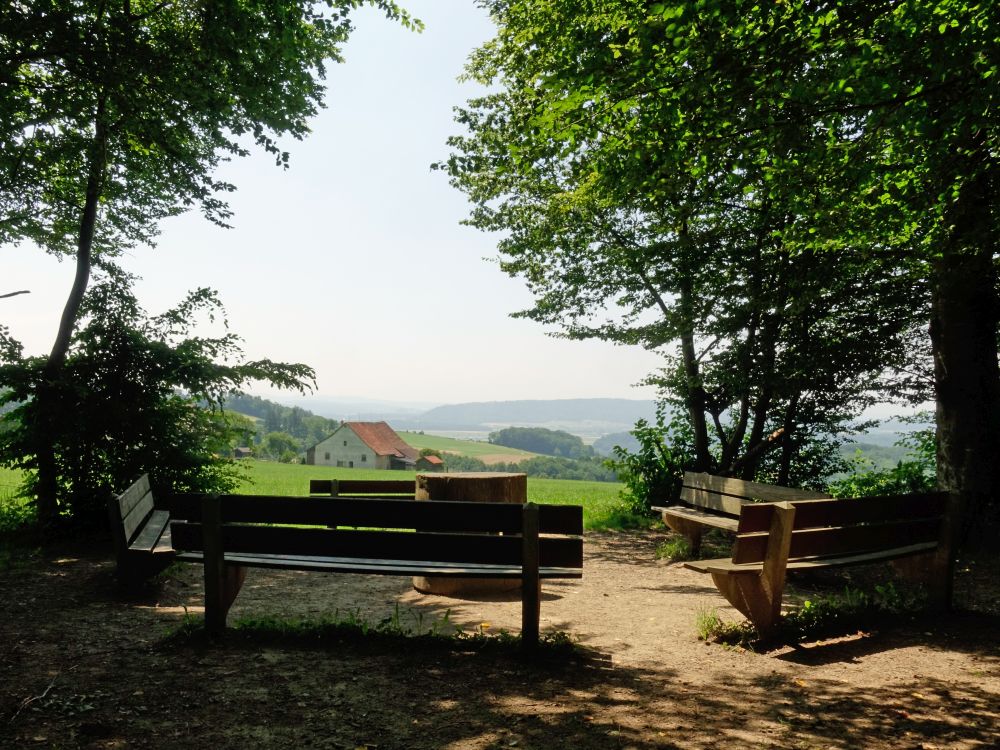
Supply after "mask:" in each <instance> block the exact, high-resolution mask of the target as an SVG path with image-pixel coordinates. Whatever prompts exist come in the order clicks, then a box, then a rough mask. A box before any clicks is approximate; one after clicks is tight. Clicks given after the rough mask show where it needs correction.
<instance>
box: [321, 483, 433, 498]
mask: <svg viewBox="0 0 1000 750" xmlns="http://www.w3.org/2000/svg"><path fill="white" fill-rule="evenodd" d="M414 492H416V482H415V481H414V480H413V479H310V480H309V494H310V495H325V496H327V497H395V498H402V497H409V498H412V497H413V495H414Z"/></svg>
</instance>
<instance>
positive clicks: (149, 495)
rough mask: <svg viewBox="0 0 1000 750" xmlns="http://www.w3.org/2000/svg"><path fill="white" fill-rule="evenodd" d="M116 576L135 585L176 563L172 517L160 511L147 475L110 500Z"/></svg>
mask: <svg viewBox="0 0 1000 750" xmlns="http://www.w3.org/2000/svg"><path fill="white" fill-rule="evenodd" d="M108 521H109V524H110V526H111V536H112V540H113V543H114V548H115V563H116V576H117V577H118V580H119V581H120V582H122V583H123V584H126V585H129V586H134V585H136V584H138V583H140V582H142V581H143V580H145V579H147V578H149V577H151V576H154V575H156V574H157V573H159V572H161V571H162V570H164V569H166V568H167V566H169V565H170V563H171V562H173V559H174V550H173V547H172V546H171V540H170V523H169V522H170V514H169V512H167V511H166V510H162V509H157V508H156V504H155V502H154V498H153V489H152V487H151V486H150V482H149V476H148V475H146V474H143V475H142V476H141V477H139V479H138V480H136V481H135V482H134V483H133V484H132V485H131V486H130V487H129V488H128V489H126V490H125V491H124V492H123V493H122V494H120V495H114V496H112V497H111V498H109V499H108Z"/></svg>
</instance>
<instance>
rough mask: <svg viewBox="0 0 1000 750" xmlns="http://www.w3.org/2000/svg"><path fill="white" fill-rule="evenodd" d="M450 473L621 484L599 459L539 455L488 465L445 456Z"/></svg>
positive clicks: (475, 459)
mask: <svg viewBox="0 0 1000 750" xmlns="http://www.w3.org/2000/svg"><path fill="white" fill-rule="evenodd" d="M442 458H443V459H444V461H445V464H446V466H447V467H448V471H514V472H522V473H524V474H527V475H528V476H529V477H544V478H546V479H577V480H580V481H584V482H617V481H618V477H617V475H616V473H615V471H614V469H612V468H610V467H609V466H608V465H607V463H606V462H605V461H604V460H603V459H601V458H598V457H596V456H590V457H587V458H558V457H555V456H537V457H535V458H530V459H528V460H526V461H520V462H517V463H495V464H494V463H491V464H487V463H484V462H483V461H482V460H480V459H478V458H473V457H472V456H456V455H452V454H450V453H449V454H446V455H444V456H442Z"/></svg>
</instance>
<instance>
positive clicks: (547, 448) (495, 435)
mask: <svg viewBox="0 0 1000 750" xmlns="http://www.w3.org/2000/svg"><path fill="white" fill-rule="evenodd" d="M489 441H490V442H491V443H493V444H494V445H503V446H505V447H507V448H518V449H520V450H523V451H530V452H531V453H541V454H542V455H545V456H560V457H562V458H590V457H591V456H593V455H594V449H593V448H591V447H590V446H589V445H584V443H583V440H581V439H580V438H579V437H577V436H576V435H571V434H570V433H568V432H565V431H564V430H549V429H546V428H544V427H505V428H504V429H502V430H498V431H496V432H491V433H490V436H489Z"/></svg>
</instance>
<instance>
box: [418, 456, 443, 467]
mask: <svg viewBox="0 0 1000 750" xmlns="http://www.w3.org/2000/svg"><path fill="white" fill-rule="evenodd" d="M421 458H423V459H424V460H426V461H427V463H429V464H441V465H444V461H442V460H441V458H440V457H438V456H433V455H431V456H421Z"/></svg>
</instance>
